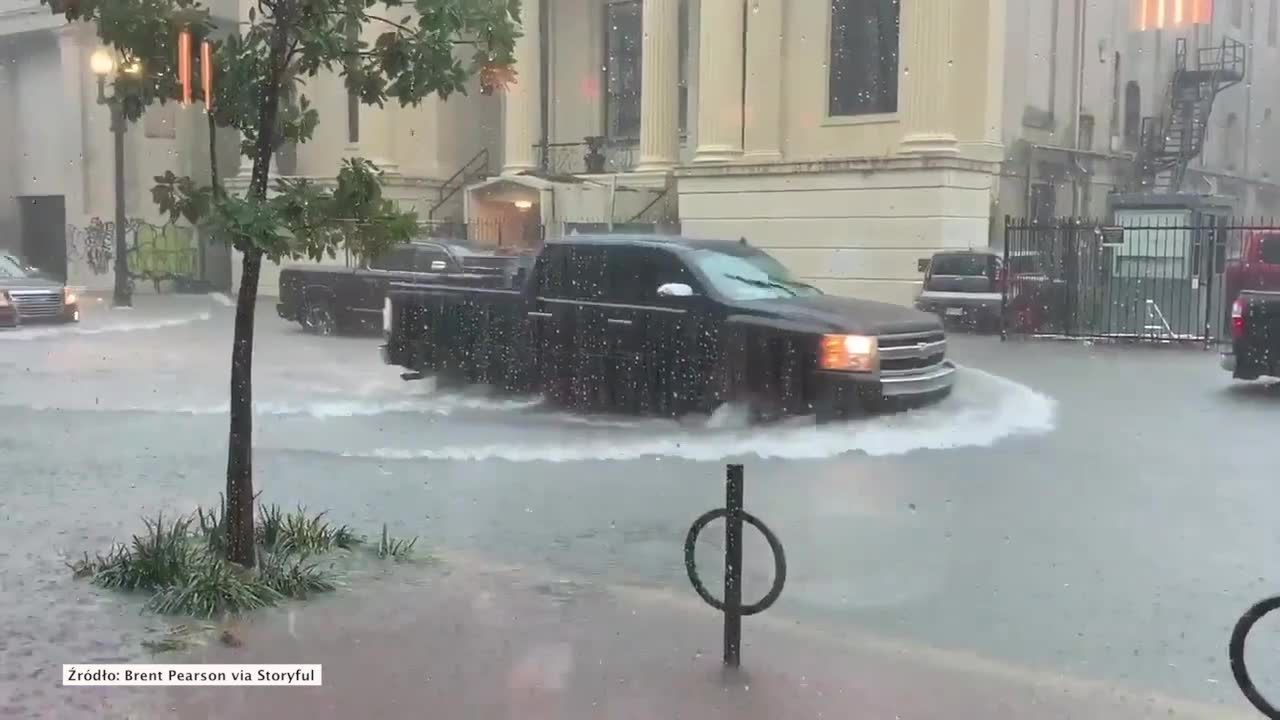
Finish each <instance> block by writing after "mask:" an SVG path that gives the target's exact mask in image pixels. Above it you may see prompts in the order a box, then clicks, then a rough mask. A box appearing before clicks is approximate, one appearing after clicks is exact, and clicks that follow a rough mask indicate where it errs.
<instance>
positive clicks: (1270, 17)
mask: <svg viewBox="0 0 1280 720" xmlns="http://www.w3.org/2000/svg"><path fill="white" fill-rule="evenodd" d="M1277 5H1280V0H1271V9H1270V10H1269V11H1268V12H1267V45H1270V46H1271V47H1275V46H1276V31H1277V28H1276V23H1277V18H1276V6H1277Z"/></svg>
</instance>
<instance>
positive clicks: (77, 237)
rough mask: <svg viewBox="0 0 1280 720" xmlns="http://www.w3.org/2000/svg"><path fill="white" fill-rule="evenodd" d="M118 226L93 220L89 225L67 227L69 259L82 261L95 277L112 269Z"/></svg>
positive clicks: (97, 219) (98, 219) (99, 219)
mask: <svg viewBox="0 0 1280 720" xmlns="http://www.w3.org/2000/svg"><path fill="white" fill-rule="evenodd" d="M115 234H116V224H115V223H113V222H103V221H102V219H101V218H93V219H92V220H90V221H89V224H88V225H85V226H84V227H77V226H75V225H67V259H69V260H80V261H83V262H84V264H85V265H86V266H87V267H88V268H89V271H90V272H92V273H93V274H94V275H104V274H106V272H107V271H108V270H110V269H111V260H112V259H113V258H114V257H115Z"/></svg>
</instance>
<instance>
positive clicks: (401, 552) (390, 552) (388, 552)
mask: <svg viewBox="0 0 1280 720" xmlns="http://www.w3.org/2000/svg"><path fill="white" fill-rule="evenodd" d="M417 544H418V538H416V537H413V538H408V539H405V538H393V537H391V536H390V535H388V534H387V524H386V523H383V524H382V538H381V539H380V540H379V541H378V550H377V552H378V557H380V558H392V559H393V560H407V559H409V558H410V557H413V546H414V545H417Z"/></svg>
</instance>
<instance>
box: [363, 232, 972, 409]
mask: <svg viewBox="0 0 1280 720" xmlns="http://www.w3.org/2000/svg"><path fill="white" fill-rule="evenodd" d="M383 329H384V331H385V333H386V343H385V344H384V345H383V346H382V353H383V361H384V362H385V363H387V364H389V365H397V366H400V367H402V368H404V369H405V370H406V371H407V372H405V373H402V377H404V378H405V379H416V378H419V377H422V376H424V375H426V374H434V375H437V376H439V377H442V378H444V379H446V380H448V381H463V382H470V383H483V384H489V385H495V386H498V387H501V388H504V389H506V390H510V391H514V392H535V393H542V394H543V395H544V396H546V397H547V398H548V399H549V400H551V401H552V402H556V403H560V404H564V405H568V406H571V407H575V408H579V409H588V410H595V409H605V410H615V411H617V410H621V411H626V412H638V413H642V414H658V415H670V416H678V415H681V414H685V413H688V412H711V411H712V410H714V409H715V408H716V407H718V406H719V405H720V404H721V403H724V402H743V403H746V404H747V405H748V407H750V408H751V409H752V412H753V415H754V416H756V417H757V418H760V419H768V418H774V417H778V416H781V415H802V414H810V413H812V414H816V415H818V418H819V420H828V419H834V418H838V417H843V416H845V415H848V414H851V413H854V412H859V411H863V410H875V409H878V408H880V407H882V406H883V405H886V404H887V403H886V401H903V402H911V401H928V400H933V399H939V398H941V397H942V396H944V395H946V394H947V393H949V392H950V390H951V386H952V383H953V381H954V374H955V367H954V365H953V364H952V363H951V362H950V361H949V360H948V359H947V357H946V347H947V341H946V338H945V336H944V334H943V329H942V325H941V322H940V321H939V319H938V317H937V316H935V315H932V314H929V313H924V312H920V311H918V310H914V309H911V308H907V307H901V306H898V305H888V304H884V303H877V302H869V301H865V300H854V299H850V298H842V297H836V296H832V295H825V294H823V293H822V292H821V291H819V290H818V289H816V288H814V287H812V286H810V285H807V284H805V283H803V282H800V281H798V280H796V279H795V278H794V277H793V276H792V275H791V273H790V272H788V270H787V269H786V268H785V267H784V266H782V265H781V264H780V263H779V262H778V261H777V260H775V259H774V258H772V257H771V256H769V255H768V254H766V253H764V252H761V251H760V250H758V249H756V248H754V247H752V246H750V245H748V244H746V243H745V242H734V241H720V240H692V239H684V238H668V237H655V236H652V235H648V236H644V235H642V236H616V235H615V236H590V235H576V236H570V237H567V238H564V239H562V240H553V241H551V242H548V243H547V244H546V246H545V247H544V248H543V250H542V252H541V253H540V254H539V255H538V257H537V260H536V263H535V264H534V266H533V268H532V271H531V272H530V273H528V274H527V277H525V278H524V279H523V281H522V282H516V283H513V284H512V285H510V286H508V287H463V286H459V285H455V284H451V283H431V282H393V283H392V288H391V290H390V291H389V292H388V294H387V301H386V305H385V307H384V309H383Z"/></svg>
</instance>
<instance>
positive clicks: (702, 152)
mask: <svg viewBox="0 0 1280 720" xmlns="http://www.w3.org/2000/svg"><path fill="white" fill-rule="evenodd" d="M741 159H742V150H741V148H735V147H731V146H727V145H720V146H717V145H710V146H705V145H704V146H702V147H700V148H698V149H697V151H695V153H694V156H693V162H694V163H696V164H702V163H729V162H735V161H737V160H741Z"/></svg>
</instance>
